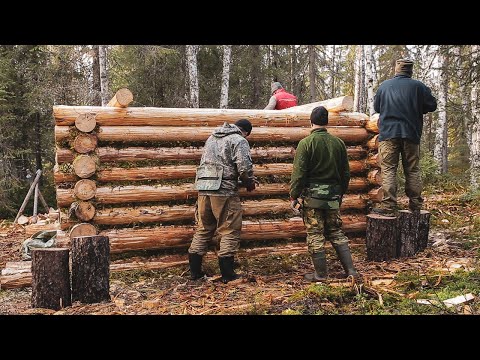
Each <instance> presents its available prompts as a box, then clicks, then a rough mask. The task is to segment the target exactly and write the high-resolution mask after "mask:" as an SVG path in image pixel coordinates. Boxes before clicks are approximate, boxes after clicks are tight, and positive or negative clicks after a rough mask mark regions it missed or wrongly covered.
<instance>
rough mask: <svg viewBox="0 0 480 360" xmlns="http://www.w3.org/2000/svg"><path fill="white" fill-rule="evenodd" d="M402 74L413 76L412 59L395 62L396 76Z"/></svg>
mask: <svg viewBox="0 0 480 360" xmlns="http://www.w3.org/2000/svg"><path fill="white" fill-rule="evenodd" d="M400 73H402V74H405V75H409V76H412V73H413V61H412V60H410V59H398V60H397V61H396V62H395V75H397V74H400Z"/></svg>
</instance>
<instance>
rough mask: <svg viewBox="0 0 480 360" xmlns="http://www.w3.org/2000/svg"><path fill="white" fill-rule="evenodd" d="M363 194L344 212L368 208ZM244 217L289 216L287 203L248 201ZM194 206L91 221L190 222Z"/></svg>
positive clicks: (131, 211) (119, 210)
mask: <svg viewBox="0 0 480 360" xmlns="http://www.w3.org/2000/svg"><path fill="white" fill-rule="evenodd" d="M367 199H368V197H367V196H366V195H360V194H348V195H345V196H344V198H343V202H342V208H341V209H342V211H344V210H363V209H365V207H366V206H367ZM242 208H243V216H258V215H265V214H270V215H276V214H284V213H290V212H291V211H292V210H291V208H290V201H288V200H282V199H264V200H260V201H255V200H247V201H244V202H242ZM194 216H195V206H194V205H175V206H140V207H136V208H133V207H131V208H129V207H114V208H108V209H101V210H97V212H96V214H95V217H94V219H93V222H94V223H95V224H100V225H125V224H134V223H145V224H146V223H153V222H160V223H161V222H175V221H186V220H193V219H194ZM64 218H65V219H67V215H65V216H62V224H61V228H62V230H65V229H68V228H69V227H71V226H72V225H73V224H74V222H72V221H70V220H65V221H63V219H64Z"/></svg>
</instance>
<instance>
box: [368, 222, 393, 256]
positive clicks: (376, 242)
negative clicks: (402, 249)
mask: <svg viewBox="0 0 480 360" xmlns="http://www.w3.org/2000/svg"><path fill="white" fill-rule="evenodd" d="M365 243H366V247H367V260H371V261H385V260H390V259H393V258H395V257H396V256H397V218H396V217H391V216H382V215H378V214H369V215H367V230H366V241H365Z"/></svg>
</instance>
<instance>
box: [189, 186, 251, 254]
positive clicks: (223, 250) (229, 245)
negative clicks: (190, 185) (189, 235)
mask: <svg viewBox="0 0 480 360" xmlns="http://www.w3.org/2000/svg"><path fill="white" fill-rule="evenodd" d="M242 213H243V211H242V204H241V203H240V198H239V197H238V196H210V195H199V196H198V200H197V208H196V211H195V221H196V223H197V229H196V231H195V234H194V235H193V240H192V243H191V244H190V247H189V249H188V252H189V253H194V254H199V255H205V254H206V252H207V250H208V244H209V243H210V242H211V240H212V238H213V236H214V234H215V231H217V232H218V234H219V236H220V250H219V251H218V256H220V257H224V256H234V255H235V253H236V252H237V251H238V248H239V246H240V233H241V230H242Z"/></svg>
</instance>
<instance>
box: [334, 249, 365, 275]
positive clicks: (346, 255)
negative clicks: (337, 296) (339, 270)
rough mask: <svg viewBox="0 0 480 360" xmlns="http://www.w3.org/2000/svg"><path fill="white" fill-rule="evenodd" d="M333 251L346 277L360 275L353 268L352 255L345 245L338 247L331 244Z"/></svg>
mask: <svg viewBox="0 0 480 360" xmlns="http://www.w3.org/2000/svg"><path fill="white" fill-rule="evenodd" d="M333 247H334V248H335V251H336V252H337V255H338V258H339V259H340V262H341V263H342V266H343V270H345V274H346V275H347V277H348V276H353V277H358V276H360V274H359V273H358V272H357V270H355V267H354V266H353V260H352V254H351V253H350V248H349V247H348V244H347V243H343V244H340V245H337V244H333Z"/></svg>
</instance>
